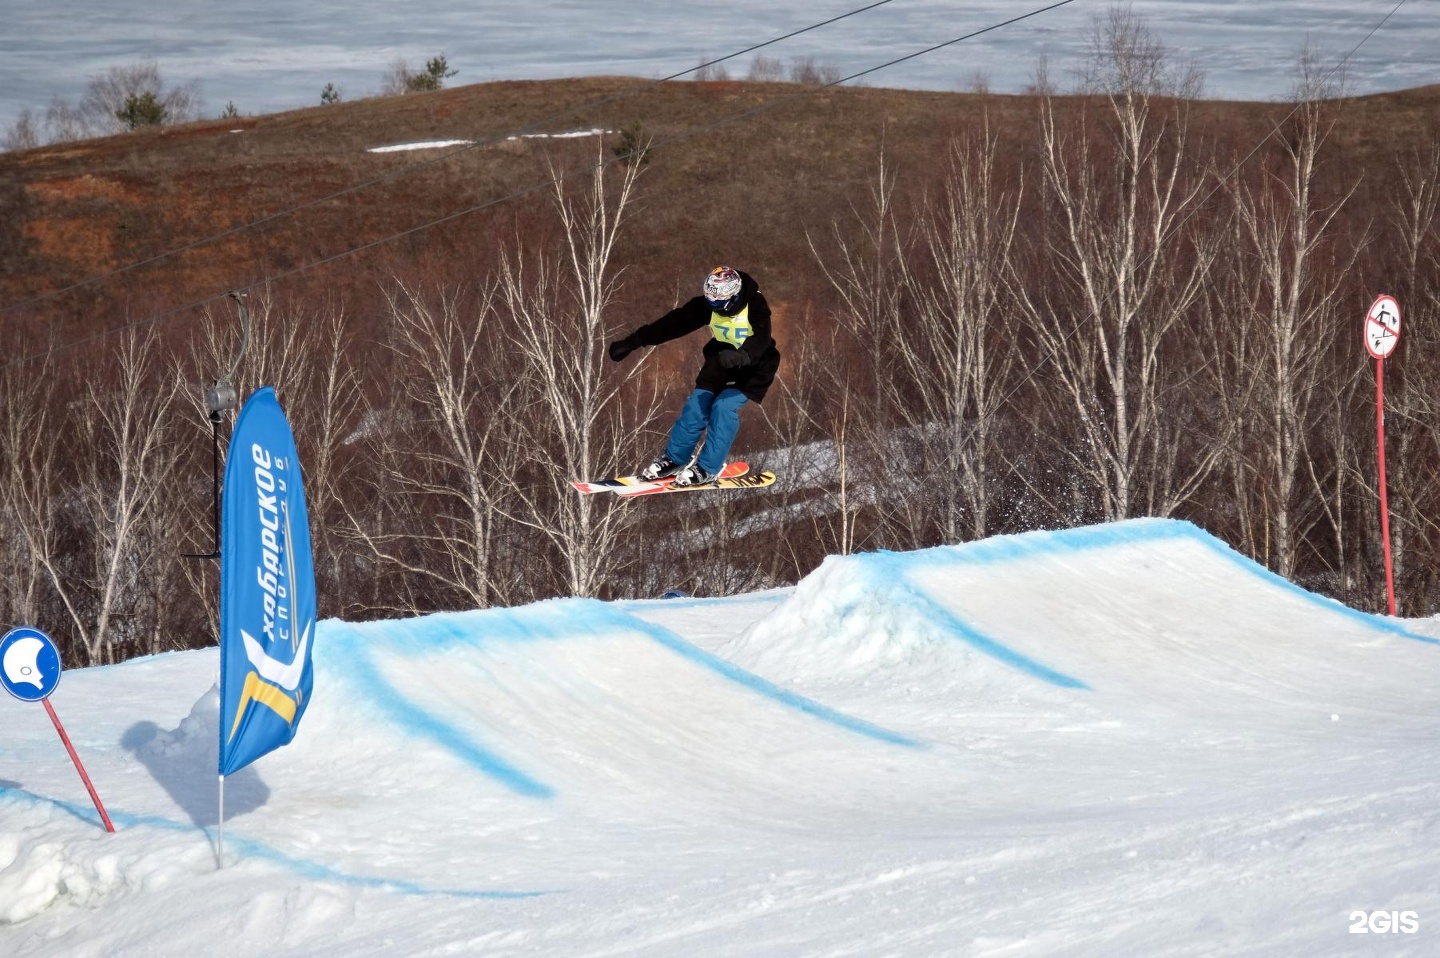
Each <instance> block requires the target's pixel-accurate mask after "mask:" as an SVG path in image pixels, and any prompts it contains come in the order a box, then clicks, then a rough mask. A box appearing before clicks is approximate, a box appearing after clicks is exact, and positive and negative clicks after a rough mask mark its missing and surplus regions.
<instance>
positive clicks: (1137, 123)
mask: <svg viewBox="0 0 1440 958" xmlns="http://www.w3.org/2000/svg"><path fill="white" fill-rule="evenodd" d="M1198 84H1199V81H1198V77H1197V76H1196V75H1195V74H1193V73H1187V72H1176V71H1174V70H1172V68H1171V66H1170V63H1169V61H1168V59H1167V54H1166V51H1165V49H1164V47H1163V46H1162V45H1161V44H1160V42H1159V41H1158V40H1157V39H1155V37H1154V36H1153V35H1152V34H1151V33H1150V31H1149V30H1148V29H1147V28H1146V27H1145V26H1144V25H1143V23H1142V22H1141V21H1140V20H1138V19H1137V18H1136V17H1135V16H1133V15H1132V14H1131V13H1130V12H1129V10H1128V9H1127V8H1115V9H1112V11H1111V13H1110V15H1109V18H1108V19H1106V20H1104V21H1102V22H1100V23H1098V24H1097V27H1096V33H1095V38H1094V43H1093V60H1092V69H1091V71H1090V72H1089V73H1088V74H1087V86H1088V89H1089V91H1091V92H1092V93H1093V94H1095V96H1094V98H1093V101H1092V100H1090V99H1082V100H1080V101H1078V102H1076V103H1074V104H1073V107H1074V109H1075V110H1076V111H1078V115H1077V116H1076V118H1075V119H1074V121H1073V122H1070V121H1067V119H1066V118H1065V117H1063V116H1062V114H1061V111H1060V110H1059V109H1058V108H1057V105H1056V102H1055V98H1054V97H1050V96H1047V97H1045V99H1044V100H1043V102H1042V106H1041V116H1040V125H1041V143H1040V151H1041V166H1042V169H1043V173H1044V184H1045V187H1046V197H1045V198H1046V200H1047V201H1048V203H1049V204H1050V207H1051V209H1052V211H1053V215H1054V216H1055V218H1056V221H1057V224H1056V228H1055V230H1054V233H1053V235H1052V236H1051V237H1050V241H1049V242H1050V247H1049V249H1048V251H1046V252H1047V253H1048V256H1049V260H1048V263H1049V264H1050V266H1049V269H1050V270H1052V271H1053V274H1054V283H1053V284H1052V285H1049V286H1045V285H1041V284H1038V283H1036V282H1035V275H1037V274H1031V275H1019V274H1016V276H1015V283H1014V290H1015V294H1016V297H1017V299H1018V300H1019V302H1020V303H1021V304H1022V306H1023V308H1024V309H1025V312H1026V313H1027V314H1028V316H1029V319H1030V325H1031V328H1032V329H1033V331H1034V333H1035V336H1036V338H1037V340H1038V342H1039V344H1040V346H1041V348H1042V349H1043V355H1044V356H1045V357H1047V358H1048V360H1049V369H1050V376H1051V377H1053V379H1054V380H1056V381H1057V384H1058V388H1059V397H1060V399H1059V402H1060V403H1062V404H1063V405H1064V406H1068V407H1069V410H1070V417H1071V422H1072V423H1073V424H1074V428H1075V430H1076V431H1077V434H1078V439H1079V442H1078V446H1071V447H1067V449H1066V454H1067V455H1068V456H1069V458H1070V460H1071V462H1072V464H1073V466H1074V468H1075V469H1076V470H1077V474H1078V475H1080V476H1082V477H1084V478H1085V480H1086V481H1087V482H1088V483H1089V484H1090V485H1091V486H1092V487H1093V488H1094V489H1095V491H1096V493H1097V495H1098V496H1099V499H1100V510H1101V513H1102V515H1103V517H1104V518H1106V519H1110V520H1115V519H1124V518H1127V517H1129V516H1132V515H1135V514H1137V513H1145V514H1150V515H1160V516H1164V515H1169V514H1171V513H1172V512H1173V511H1174V510H1175V509H1176V508H1177V507H1178V506H1179V504H1180V503H1181V502H1183V501H1184V500H1185V499H1186V498H1187V497H1188V496H1189V495H1191V494H1192V493H1193V492H1194V490H1195V489H1196V488H1197V486H1198V485H1199V483H1200V482H1201V481H1202V480H1203V479H1204V478H1205V477H1206V476H1207V475H1208V474H1209V472H1210V470H1211V469H1212V468H1213V466H1214V463H1215V460H1216V458H1217V456H1218V448H1217V445H1218V443H1217V442H1216V441H1214V440H1212V441H1210V442H1208V443H1204V444H1203V445H1201V446H1200V448H1198V449H1195V448H1193V447H1192V448H1191V449H1190V451H1189V453H1188V454H1187V455H1186V456H1185V457H1183V458H1181V457H1179V456H1178V455H1176V454H1175V452H1176V450H1177V449H1179V448H1180V446H1181V445H1190V444H1193V443H1194V441H1195V438H1196V437H1195V436H1194V435H1193V434H1189V435H1187V434H1186V432H1185V431H1184V430H1183V429H1182V428H1180V427H1178V426H1173V425H1172V420H1171V419H1170V417H1169V416H1167V415H1166V414H1165V413H1166V410H1165V408H1164V406H1165V403H1166V402H1167V401H1170V402H1173V401H1174V397H1169V398H1168V400H1167V390H1168V389H1170V388H1173V386H1174V384H1175V381H1176V375H1177V369H1176V368H1175V367H1176V366H1177V365H1178V364H1177V363H1176V361H1175V357H1172V356H1170V355H1169V351H1170V350H1171V349H1172V348H1174V347H1175V345H1176V344H1175V343H1174V339H1175V337H1174V336H1173V335H1172V334H1173V333H1175V331H1176V330H1177V328H1178V327H1179V326H1180V324H1182V323H1184V322H1186V320H1187V315H1188V314H1189V312H1190V311H1191V310H1192V308H1194V307H1195V305H1196V304H1197V302H1198V301H1199V299H1200V296H1201V293H1202V291H1203V289H1204V284H1205V280H1206V276H1207V274H1208V272H1209V269H1210V266H1211V263H1212V261H1213V259H1214V256H1215V242H1214V239H1213V238H1212V237H1211V234H1210V233H1209V232H1208V231H1206V230H1205V229H1203V228H1201V227H1200V224H1199V223H1198V222H1197V220H1196V219H1194V215H1195V213H1196V212H1197V205H1198V203H1199V202H1200V201H1201V199H1202V198H1203V196H1202V189H1203V180H1202V179H1201V178H1200V177H1199V176H1198V175H1195V174H1194V171H1193V169H1192V167H1193V166H1194V160H1193V157H1191V156H1189V155H1188V154H1187V150H1188V149H1189V148H1190V144H1189V140H1188V135H1187V116H1186V98H1187V97H1190V96H1193V95H1194V94H1195V93H1196V92H1197V91H1198ZM1040 268H1041V269H1044V268H1045V267H1044V266H1041V267H1040ZM1062 418H1063V415H1062Z"/></svg>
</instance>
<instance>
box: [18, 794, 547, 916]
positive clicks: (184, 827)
mask: <svg viewBox="0 0 1440 958" xmlns="http://www.w3.org/2000/svg"><path fill="white" fill-rule="evenodd" d="M3 798H11V799H13V800H17V801H24V802H26V803H28V804H33V805H49V806H52V807H54V808H58V809H60V810H61V811H64V812H68V813H69V814H71V815H74V816H75V817H76V818H78V819H80V820H81V821H84V822H86V823H87V824H93V825H94V826H95V827H96V828H98V829H102V830H103V829H104V827H105V826H104V825H103V824H101V822H100V816H99V815H98V814H95V813H94V809H93V808H87V807H84V806H81V805H76V804H73V803H71V802H67V801H64V800H62V799H58V798H49V797H47V796H43V795H36V794H35V793H33V792H30V791H26V790H25V789H14V788H9V789H7V788H4V787H0V799H3ZM106 812H107V813H108V814H109V815H110V821H111V822H112V823H113V824H114V825H115V828H116V830H117V831H121V830H124V829H130V828H154V829H159V830H161V831H167V832H176V833H184V834H194V833H195V832H197V831H200V832H203V833H204V834H205V835H206V836H207V838H208V837H209V831H208V830H205V829H199V828H197V827H196V826H194V825H188V824H185V823H182V822H178V821H175V820H174V819H170V818H163V817H161V816H158V815H133V814H130V813H129V812H125V811H122V810H119V809H114V808H107V809H106ZM225 847H226V849H227V852H228V850H231V849H233V850H235V851H237V852H239V853H240V854H242V855H244V856H245V857H246V858H257V859H260V860H262V861H267V862H271V863H273V864H276V865H279V866H281V867H283V868H285V869H287V870H289V871H291V872H294V873H296V874H298V875H300V876H302V877H304V878H309V879H313V880H315V881H328V882H334V883H336V884H340V885H348V886H351V887H358V888H378V889H381V890H384V891H393V892H398V893H400V894H402V895H417V896H434V897H447V898H476V899H501V900H504V899H514V898H539V897H541V896H543V895H550V894H554V892H552V891H487V890H482V889H470V888H427V887H425V886H424V885H420V884H417V883H415V882H412V881H407V880H404V879H395V878H379V877H376V876H373V875H351V874H348V873H346V872H342V871H339V870H338V869H335V868H331V867H330V866H329V865H322V864H320V863H319V862H315V861H309V860H306V859H303V858H296V857H294V856H293V855H287V854H285V853H284V852H282V851H280V850H279V849H277V848H275V847H274V846H272V845H267V844H265V843H264V842H260V841H256V840H255V839H252V838H246V837H244V836H243V835H237V834H236V833H235V832H234V831H233V830H231V831H227V832H226V834H225ZM226 858H229V855H228V853H227V855H226Z"/></svg>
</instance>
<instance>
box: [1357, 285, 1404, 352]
mask: <svg viewBox="0 0 1440 958" xmlns="http://www.w3.org/2000/svg"><path fill="white" fill-rule="evenodd" d="M1399 343H1400V304H1399V303H1397V302H1396V301H1395V297H1394V296H1388V295H1386V294H1385V293H1381V294H1380V295H1379V296H1378V297H1377V298H1376V300H1375V302H1374V303H1373V304H1371V306H1370V311H1369V312H1368V313H1366V314H1365V348H1366V349H1367V350H1369V352H1370V355H1371V356H1374V357H1375V358H1376V359H1384V358H1385V357H1386V356H1389V355H1390V354H1391V353H1393V352H1394V351H1395V347H1396V346H1397V345H1399Z"/></svg>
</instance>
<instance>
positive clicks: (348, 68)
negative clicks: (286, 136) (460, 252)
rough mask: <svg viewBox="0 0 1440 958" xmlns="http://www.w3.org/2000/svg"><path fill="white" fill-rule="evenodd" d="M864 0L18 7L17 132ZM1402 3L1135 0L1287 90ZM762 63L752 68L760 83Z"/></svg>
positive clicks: (835, 45)
mask: <svg viewBox="0 0 1440 958" xmlns="http://www.w3.org/2000/svg"><path fill="white" fill-rule="evenodd" d="M863 5H864V3H863V0H825V2H810V3H795V2H783V0H627V2H625V3H623V4H622V3H599V2H593V0H489V2H477V0H426V2H424V3H399V2H394V0H309V2H306V3H293V2H282V0H229V2H226V3H219V2H193V0H192V2H183V0H182V2H181V3H179V4H157V3H155V2H154V0H50V2H46V3H35V2H32V0H0V25H3V26H0V129H3V128H8V127H9V126H10V125H11V124H12V123H13V122H14V120H15V118H16V117H17V116H18V114H19V112H20V111H21V110H22V109H25V108H27V107H29V108H32V109H35V110H36V111H37V112H40V113H43V110H44V108H45V106H46V105H47V104H48V103H49V102H50V101H51V99H52V98H54V97H57V96H59V97H64V98H67V99H69V100H70V101H72V102H74V101H77V100H78V99H79V97H80V96H81V95H82V94H83V92H84V88H85V82H86V78H87V77H90V76H93V75H96V74H99V73H102V72H104V71H105V70H106V69H107V68H109V67H112V66H118V65H125V64H129V63H134V62H136V61H139V60H143V59H147V58H148V59H153V60H154V61H156V63H157V64H158V65H159V66H160V69H161V73H162V76H164V77H165V78H166V79H167V80H168V81H170V82H172V83H182V82H188V81H191V80H199V81H200V83H201V92H202V96H203V113H204V115H207V116H214V115H218V114H219V112H220V111H221V110H222V109H224V107H225V104H226V103H227V102H229V101H233V102H234V103H235V105H236V107H237V108H238V109H239V110H240V111H241V112H242V113H267V112H275V111H278V110H284V109H292V108H296V107H303V106H314V105H318V104H319V102H320V91H321V89H322V88H323V87H324V86H325V84H326V83H334V84H336V85H337V86H338V87H339V88H340V89H341V90H342V92H343V94H344V95H345V96H346V97H347V98H352V99H353V98H356V97H359V96H363V95H366V94H368V93H373V92H375V91H377V90H378V89H379V87H380V84H381V79H382V77H383V75H384V74H385V72H386V70H387V68H388V66H389V65H390V64H391V63H392V62H394V61H395V60H397V59H401V58H403V59H405V60H406V61H407V62H409V63H410V65H411V66H412V67H416V68H419V67H421V66H423V64H424V61H425V60H426V59H427V58H429V57H431V56H434V55H435V54H437V53H442V52H443V53H444V54H445V55H446V57H447V58H448V60H449V63H450V65H451V66H452V67H454V68H455V69H457V70H459V71H460V72H459V73H458V75H457V76H456V77H454V78H453V80H451V81H450V82H451V83H455V84H461V83H476V82H481V81H488V80H497V79H533V78H544V77H558V76H573V75H589V74H624V75H631V76H640V77H647V78H658V77H662V76H668V75H670V74H673V73H676V72H679V71H681V70H685V69H688V68H690V67H693V66H695V65H696V64H698V63H699V62H700V60H701V58H702V57H704V58H713V57H716V56H721V55H724V54H727V53H732V52H735V51H737V50H740V49H743V48H745V47H747V46H750V45H752V44H754V43H757V42H760V41H762V40H765V39H769V38H771V37H775V36H779V35H781V34H784V33H787V32H789V31H792V30H795V29H798V28H800V27H803V26H805V25H807V24H810V23H813V22H816V21H819V20H822V19H826V18H828V17H832V16H835V15H838V14H840V13H844V12H846V11H848V10H852V9H856V8H858V7H860V6H863ZM1044 5H1045V4H1044V2H1043V0H1029V2H1027V0H967V2H946V0H893V2H891V3H889V4H887V5H886V6H883V7H880V8H877V9H875V10H872V11H869V12H867V13H863V14H860V15H858V16H855V17H852V18H850V19H848V20H845V21H842V22H841V23H839V24H835V25H832V26H830V27H826V28H823V29H821V30H819V31H815V32H812V33H809V34H806V35H803V36H801V37H798V38H796V39H794V40H790V41H786V42H785V43H782V44H779V45H777V46H775V47H771V48H768V49H766V50H765V51H763V52H764V53H765V54H766V55H769V56H774V57H778V58H780V59H783V60H786V61H789V60H790V59H791V58H793V57H798V56H810V57H814V58H815V59H816V60H817V61H818V62H821V63H827V64H833V65H835V66H837V67H839V68H840V70H841V71H842V73H843V74H845V75H848V74H851V73H855V72H859V71H861V70H866V69H869V68H871V67H873V66H876V65H878V64H880V63H883V62H885V61H887V60H890V59H893V58H896V57H899V56H904V55H906V54H909V53H913V52H915V51H917V50H920V49H923V48H925V47H927V46H929V45H932V44H934V43H937V42H941V41H943V40H948V39H951V38H953V37H957V36H961V35H963V34H965V33H968V32H971V31H973V30H977V29H981V28H983V27H986V26H990V25H992V24H995V23H998V22H1000V21H1002V20H1005V19H1007V18H1009V17H1013V16H1015V15H1017V14H1018V13H1021V12H1025V11H1028V10H1032V9H1036V8H1039V7H1041V6H1044ZM1395 5H1396V0H1343V2H1342V0H1135V2H1134V4H1133V6H1134V9H1135V10H1136V11H1137V12H1139V13H1140V14H1142V15H1143V16H1145V17H1146V18H1148V21H1149V23H1150V25H1151V26H1152V28H1153V29H1154V30H1155V31H1156V32H1157V33H1158V34H1159V35H1160V36H1161V38H1162V39H1163V40H1164V42H1165V43H1166V44H1167V45H1168V46H1169V47H1171V48H1172V49H1175V50H1176V51H1178V52H1182V53H1184V54H1186V55H1191V56H1193V57H1194V58H1195V60H1196V62H1197V63H1198V64H1199V65H1200V66H1201V67H1202V68H1203V70H1204V71H1205V73H1206V76H1207V87H1206V90H1207V94H1208V95H1210V96H1214V97H1223V98H1234V99H1272V98H1275V97H1278V96H1280V95H1283V93H1284V92H1285V91H1286V90H1287V88H1288V87H1289V86H1290V83H1291V79H1292V76H1293V65H1294V60H1295V56H1296V54H1297V52H1298V51H1299V50H1300V48H1301V47H1302V45H1303V44H1304V43H1305V42H1306V41H1307V39H1308V41H1309V42H1310V43H1311V44H1312V45H1313V46H1314V47H1316V48H1317V49H1319V50H1321V51H1322V52H1323V53H1325V54H1328V55H1330V56H1331V57H1333V58H1338V57H1339V56H1341V55H1343V54H1345V53H1348V52H1349V51H1350V50H1351V49H1352V48H1353V47H1354V46H1355V44H1357V43H1358V42H1360V40H1361V39H1362V38H1363V37H1364V36H1365V35H1366V34H1367V33H1368V32H1369V31H1370V30H1371V29H1372V28H1373V27H1374V26H1375V25H1376V24H1378V23H1380V22H1381V20H1382V19H1384V17H1385V16H1386V15H1387V14H1388V13H1390V12H1391V11H1392V10H1394V8H1395ZM1108 7H1109V3H1108V0H1076V2H1074V3H1072V4H1070V5H1069V6H1066V7H1063V8H1060V9H1058V10H1054V11H1051V12H1049V13H1046V14H1042V15H1040V16H1038V17H1036V18H1033V19H1031V20H1027V21H1024V22H1022V23H1019V24H1016V25H1014V26H1011V27H1006V28H1004V29H1002V30H998V31H995V32H992V33H988V34H986V35H985V36H983V37H980V38H977V39H975V40H972V41H967V42H965V43H961V44H956V45H955V46H953V47H949V48H947V49H945V50H941V51H937V52H936V53H933V54H930V55H928V56H925V57H920V58H918V59H915V60H911V61H908V62H907V63H905V64H902V65H899V66H897V67H894V68H891V69H888V70H885V71H882V72H880V73H876V74H873V75H871V76H870V77H867V78H866V79H865V80H864V81H863V82H866V83H868V84H870V85H872V86H896V87H910V88H920V89H935V90H955V89H965V88H968V87H969V86H970V85H971V84H972V83H973V81H974V78H975V77H976V76H977V75H983V76H984V77H985V78H987V79H988V82H989V83H990V86H991V88H992V89H994V90H996V91H998V92H1014V91H1017V90H1019V89H1020V88H1021V87H1022V86H1023V85H1024V84H1025V83H1026V82H1027V81H1028V79H1029V78H1030V74H1031V71H1032V70H1033V68H1034V65H1035V63H1036V60H1037V58H1038V57H1039V56H1040V55H1041V54H1045V55H1047V56H1048V57H1049V58H1050V61H1051V63H1052V65H1053V68H1054V69H1053V72H1054V73H1055V74H1056V75H1057V78H1060V79H1063V73H1064V71H1065V70H1067V69H1069V68H1070V67H1071V66H1073V65H1074V64H1075V63H1076V61H1077V59H1078V57H1079V56H1080V55H1081V53H1082V52H1083V49H1084V41H1085V36H1086V27H1087V24H1088V23H1089V22H1090V20H1091V18H1092V17H1094V16H1096V15H1098V14H1101V13H1103V12H1104V11H1105V10H1106V9H1108ZM749 61H750V56H748V55H747V56H746V57H743V58H740V60H739V61H737V62H736V63H735V64H733V66H734V69H732V71H731V72H732V73H733V74H738V75H743V74H744V72H745V70H746V69H748V64H749ZM1350 76H1351V80H1352V82H1353V88H1354V90H1355V91H1357V92H1374V91H1379V90H1388V89H1400V88H1405V87H1412V86H1419V85H1423V84H1428V83H1435V82H1440V0H1408V2H1406V3H1404V4H1403V5H1402V6H1401V8H1400V10H1399V12H1398V13H1396V14H1395V16H1394V17H1393V18H1392V19H1391V20H1390V21H1389V23H1388V24H1387V25H1386V26H1385V28H1384V29H1383V30H1382V31H1381V32H1380V33H1378V34H1376V35H1375V36H1374V37H1373V38H1372V39H1371V40H1369V41H1368V42H1367V43H1366V44H1365V45H1364V46H1363V47H1362V48H1361V51H1360V53H1359V54H1358V55H1357V57H1356V59H1355V61H1354V63H1353V66H1352V69H1351V70H1350Z"/></svg>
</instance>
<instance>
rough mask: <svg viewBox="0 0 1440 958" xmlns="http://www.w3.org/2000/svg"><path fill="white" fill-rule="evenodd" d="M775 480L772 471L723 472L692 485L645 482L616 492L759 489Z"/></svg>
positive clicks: (649, 493) (645, 493) (652, 493)
mask: <svg viewBox="0 0 1440 958" xmlns="http://www.w3.org/2000/svg"><path fill="white" fill-rule="evenodd" d="M774 481H775V473H773V472H747V473H746V474H745V475H743V476H732V477H729V478H727V477H726V476H725V475H724V474H723V473H722V474H721V476H720V478H719V479H712V480H710V481H709V482H702V483H700V484H698V485H694V486H677V485H675V484H674V483H673V482H667V483H665V484H663V485H662V484H659V483H647V484H646V486H647V488H631V489H622V490H620V492H619V493H618V494H619V495H621V496H624V497H625V498H626V499H630V498H634V497H636V496H657V495H663V494H666V493H671V492H706V491H709V490H713V489H759V488H761V487H763V486H768V485H770V484H771V483H772V482H774Z"/></svg>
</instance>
